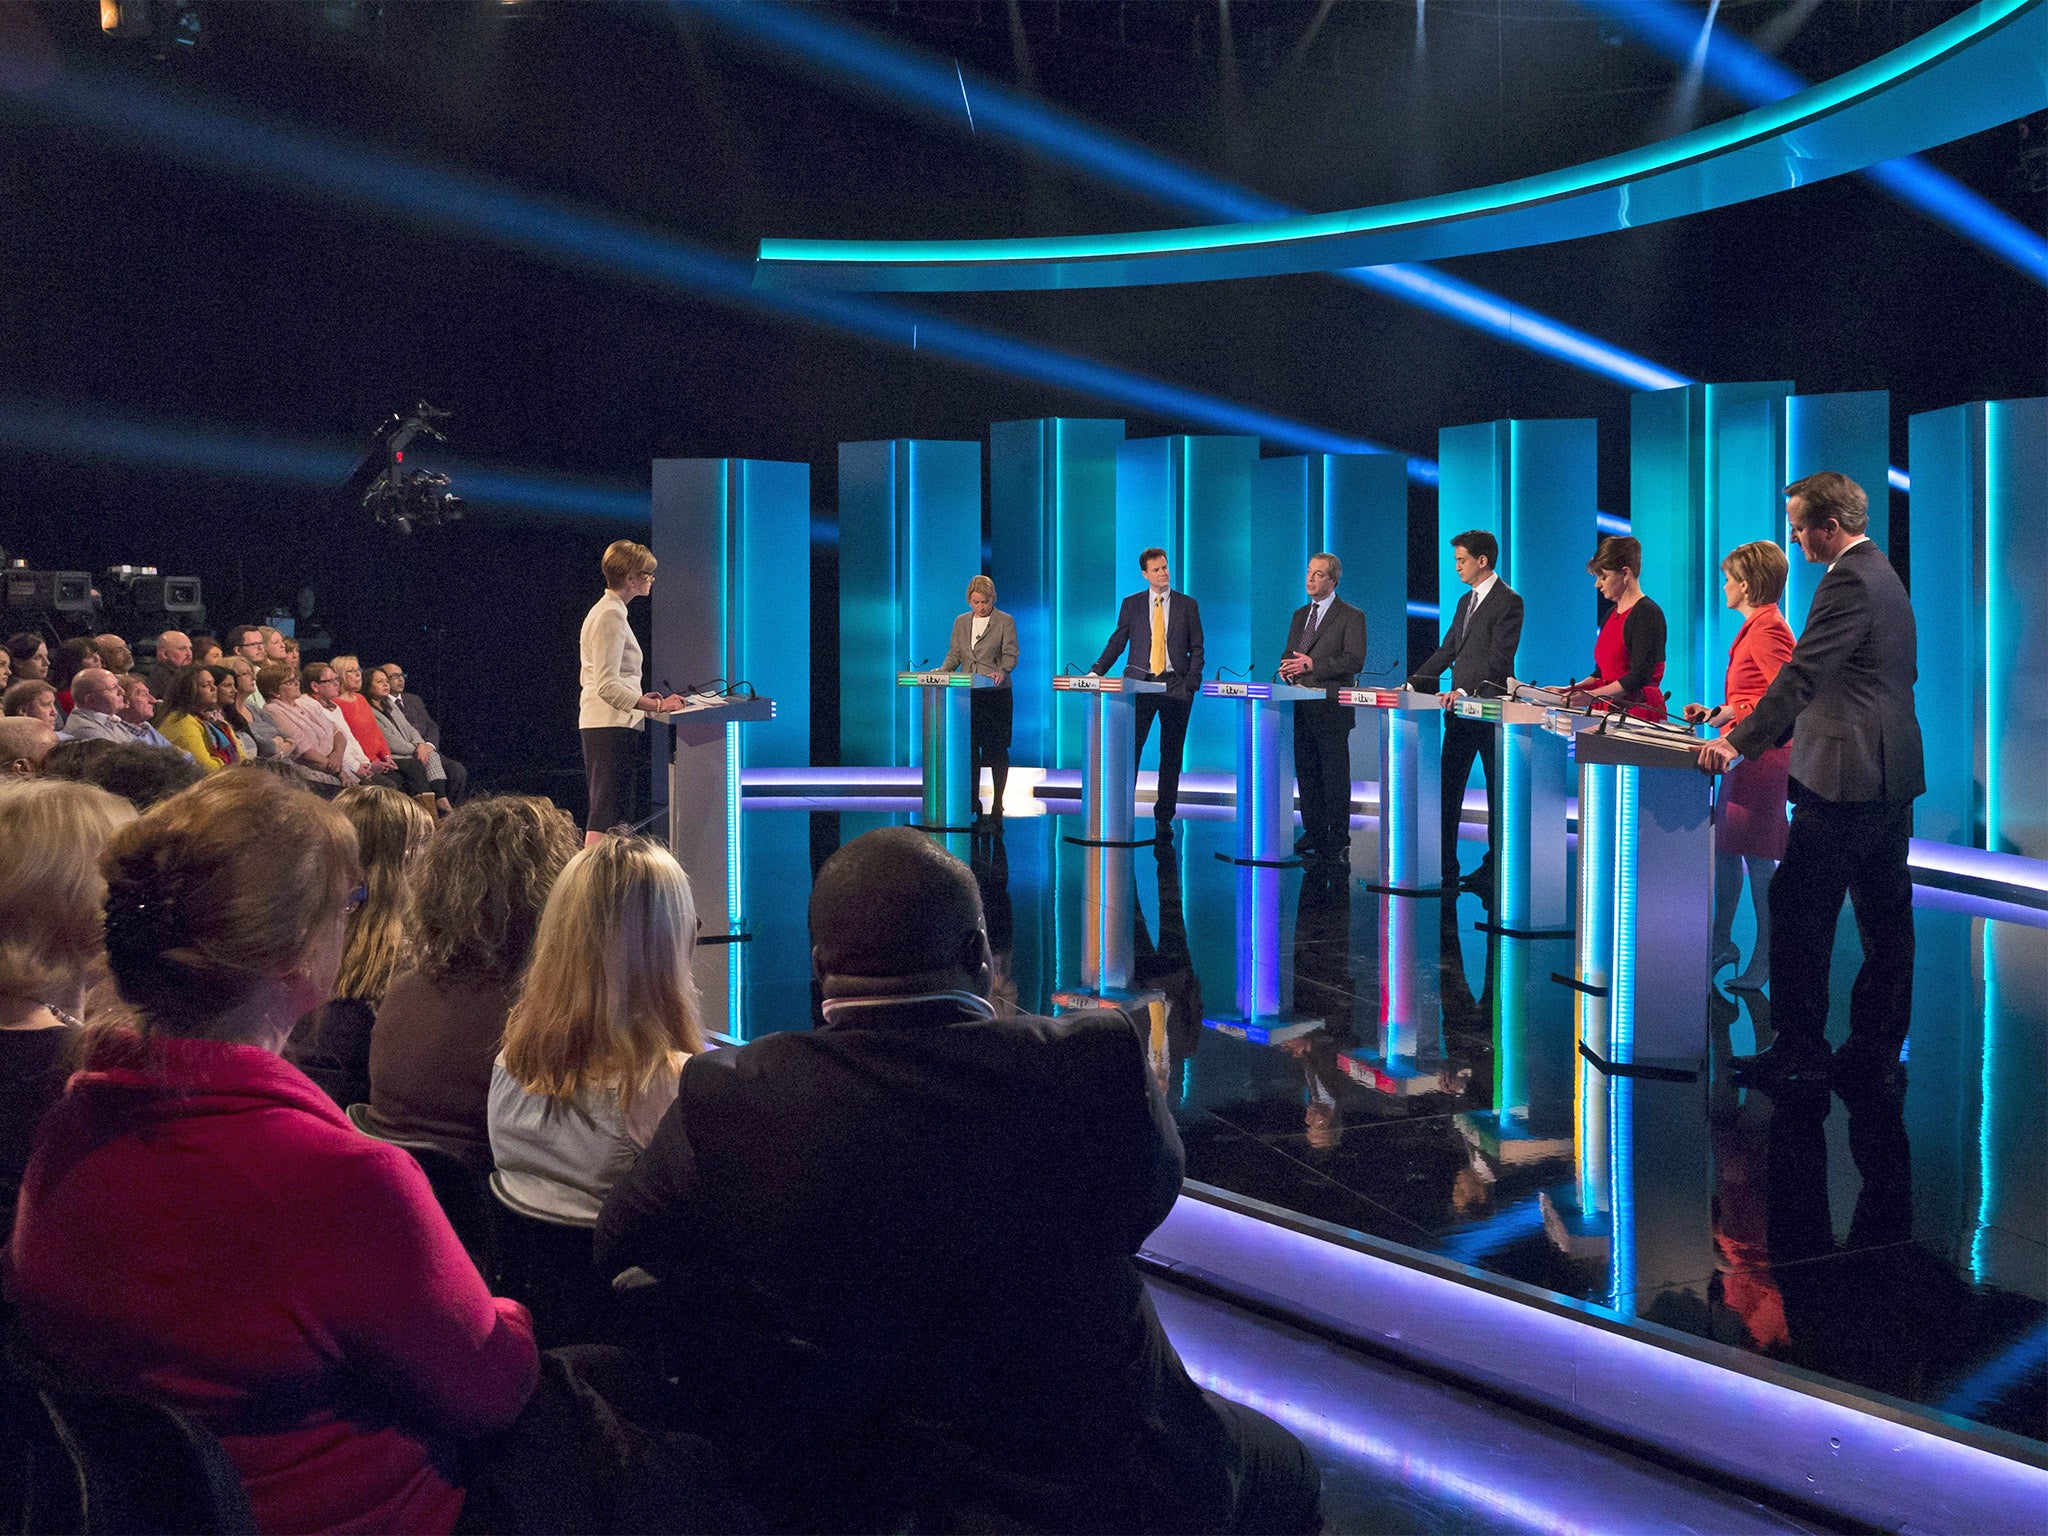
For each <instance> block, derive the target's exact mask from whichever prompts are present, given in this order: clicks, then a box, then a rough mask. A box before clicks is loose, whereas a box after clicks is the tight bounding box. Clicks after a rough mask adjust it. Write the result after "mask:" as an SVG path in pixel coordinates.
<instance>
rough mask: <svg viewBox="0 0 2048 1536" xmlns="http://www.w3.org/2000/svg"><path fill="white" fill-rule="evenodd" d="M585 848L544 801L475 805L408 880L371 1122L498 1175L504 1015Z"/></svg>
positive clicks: (438, 836)
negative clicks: (546, 913) (544, 919)
mask: <svg viewBox="0 0 2048 1536" xmlns="http://www.w3.org/2000/svg"><path fill="white" fill-rule="evenodd" d="M582 844H583V838H582V834H581V833H579V832H578V831H577V830H576V823H575V821H574V820H573V819H572V818H571V817H570V816H569V814H568V812H566V811H564V810H562V809H561V808H560V807H558V806H557V805H555V804H554V803H553V802H552V801H549V800H543V799H541V798H539V797H538V796H534V795H497V796H493V797H491V798H489V799H485V800H473V801H471V802H469V803H468V804H466V805H463V806H461V807H460V808H458V809H457V810H456V812H455V814H454V815H452V816H450V817H449V818H448V819H447V820H446V821H444V822H442V823H441V825H440V828H439V829H438V830H437V831H436V832H435V833H434V836H433V838H432V840H431V841H429V842H428V844H427V847H426V851H425V852H423V853H422V854H421V855H420V857H419V859H418V861H417V862H416V863H415V864H414V865H413V868H412V872H411V874H410V875H409V876H408V878H407V881H406V886H407V892H406V914H405V951H404V955H403V956H402V958H401V959H400V962H399V966H400V968H399V971H398V974H397V975H396V976H394V977H392V979H391V986H390V989H389V990H388V991H386V992H385V994H384V1002H383V1006H381V1007H380V1008H378V1010H377V1027H376V1029H375V1030H374V1031H373V1032H372V1033H371V1035H370V1120H371V1122H372V1124H373V1125H374V1126H375V1127H376V1129H377V1131H378V1134H380V1135H385V1136H391V1137H395V1138H397V1139H399V1140H404V1141H411V1140H419V1141H430V1142H433V1143H434V1144H435V1145H437V1146H440V1147H442V1148H444V1149H446V1150H447V1151H449V1152H452V1153H453V1154H455V1155H456V1156H457V1157H460V1158H462V1159H463V1160H464V1161H465V1162H468V1163H470V1164H472V1165H474V1166H479V1167H489V1166H490V1161H491V1134H490V1125H489V1121H488V1117H487V1114H486V1106H487V1104H488V1102H489V1099H490V1092H491V1068H492V1063H493V1062H494V1061H495V1060H496V1059H497V1055H498V1049H499V1047H500V1046H501V1045H502V1044H503V1042H504V1037H505V1016H506V1014H507V1013H508V1012H510V1011H511V1007H512V1002H513V999H514V998H515V997H516V996H517V995H518V988H519V977H520V974H521V972H523V971H524V970H525V968H526V959H527V955H528V953H529V952H530V951H531V950H532V948H533V938H534V934H535V932H536V931H537V930H538V929H539V927H540V915H541V911H542V909H543V908H545V907H546V905H547V900H548V892H549V891H550V890H552V889H553V887H554V884H555V879H556V877H557V876H558V875H560V874H561V872H562V866H563V865H565V864H567V863H568V862H569V860H570V859H571V858H573V857H574V856H575V854H576V850H577V849H578V848H580V847H581V846H582Z"/></svg>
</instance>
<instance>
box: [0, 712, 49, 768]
mask: <svg viewBox="0 0 2048 1536" xmlns="http://www.w3.org/2000/svg"><path fill="white" fill-rule="evenodd" d="M55 745H57V733H56V731H54V730H52V729H51V728H50V725H49V723H48V722H47V721H43V720H38V719H35V718H34V717H33V716H31V715H8V716H7V717H5V718H4V719H0V779H4V778H18V779H27V778H33V777H34V776H35V775H36V774H37V773H39V772H41V771H42V766H43V759H44V758H46V757H48V756H49V755H50V748H52V747H54V746H55Z"/></svg>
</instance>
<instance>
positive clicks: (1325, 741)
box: [1294, 699, 1355, 854]
mask: <svg viewBox="0 0 2048 1536" xmlns="http://www.w3.org/2000/svg"><path fill="white" fill-rule="evenodd" d="M1354 719H1355V716H1354V714H1353V712H1352V710H1351V709H1350V707H1349V706H1347V705H1343V704H1332V703H1331V702H1330V701H1329V700H1327V699H1304V700H1303V701H1302V702H1301V703H1299V704H1297V705H1295V706H1294V787H1295V789H1296V790H1297V791H1298V792H1299V793H1300V795H1301V831H1302V835H1303V836H1304V837H1306V838H1307V839H1308V843H1309V846H1310V847H1311V848H1313V849H1315V851H1316V852H1317V853H1322V854H1337V853H1341V852H1343V851H1344V850H1345V849H1347V848H1348V847H1350V845H1351V726H1352V723H1353V720H1354Z"/></svg>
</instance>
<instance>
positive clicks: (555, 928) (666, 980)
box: [505, 837, 704, 1114]
mask: <svg viewBox="0 0 2048 1536" xmlns="http://www.w3.org/2000/svg"><path fill="white" fill-rule="evenodd" d="M696 942H697V906H696V901H695V899H694V898H693V897H692V896H691V894H690V879H689V876H687V875H685V874H684V873H683V867H682V865H680V864H678V863H677V862H676V861H675V856H674V855H673V854H671V853H670V852H669V851H668V850H667V849H666V848H663V847H661V846H660V845H659V844H657V843H651V842H649V841H647V840H646V839H645V838H635V837H608V838H606V839H604V840H603V841H602V842H600V843H595V844H593V845H592V846H590V847H588V848H585V849H583V850H582V851H581V852H580V853H578V854H577V855H576V856H575V857H574V858H573V859H571V860H570V861H569V863H568V865H567V867H565V868H564V869H563V871H562V873H561V876H560V877H559V878H558V879H557V880H556V881H555V888H554V890H553V891H552V892H550V893H549V895H548V904H547V907H546V910H545V911H543V912H542V914H541V920H540V932H539V934H538V935H537V936H536V938H535V939H534V944H533V960H532V962H531V963H530V964H529V965H528V966H527V970H526V985H525V986H524V987H523V988H522V989H521V991H520V994H519V1000H518V1001H517V1002H516V1003H514V1004H513V1005H512V1011H511V1014H510V1015H509V1016H508V1017H507V1018H506V1020H505V1070H506V1071H507V1072H508V1073H509V1074H511V1076H512V1077H513V1079H514V1080H515V1081H517V1082H518V1084H519V1085H520V1087H522V1088H524V1089H525V1090H526V1091H527V1092H528V1093H530V1094H533V1095H534V1096H535V1097H537V1098H544V1099H552V1100H554V1101H556V1102H557V1103H560V1104H564V1105H567V1104H570V1103H573V1102H574V1101H575V1100H576V1099H577V1097H578V1096H579V1095H581V1094H582V1093H584V1092H586V1091H594V1092H599V1093H608V1094H612V1095H615V1096H616V1098H617V1102H618V1105H619V1110H620V1113H622V1114H630V1113H631V1112H632V1108H633V1102H634V1100H635V1099H636V1098H638V1096H639V1095H640V1094H641V1093H643V1092H645V1091H646V1090H647V1089H648V1088H649V1087H650V1086H651V1085H652V1084H653V1082H654V1080H655V1078H656V1077H657V1076H659V1075H660V1074H661V1073H662V1072H663V1071H664V1070H666V1071H674V1070H676V1069H677V1067H678V1066H679V1058H680V1056H681V1055H688V1054H695V1053H696V1052H698V1051H701V1050H703V1049H704V1029H703V1024H702V1021H701V1008H700V1006H699V1004H698V1001H697V986H696V983H695V981H693V980H692V979H691V976H690V956H691V951H692V949H693V948H694V946H695V945H696Z"/></svg>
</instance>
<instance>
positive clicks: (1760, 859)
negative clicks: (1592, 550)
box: [1685, 539, 1794, 991]
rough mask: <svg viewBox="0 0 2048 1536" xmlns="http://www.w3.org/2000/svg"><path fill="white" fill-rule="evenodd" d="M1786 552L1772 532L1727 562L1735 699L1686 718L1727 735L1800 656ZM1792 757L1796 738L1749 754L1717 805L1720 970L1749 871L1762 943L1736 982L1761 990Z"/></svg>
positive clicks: (1729, 688)
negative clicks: (1738, 621) (1789, 610)
mask: <svg viewBox="0 0 2048 1536" xmlns="http://www.w3.org/2000/svg"><path fill="white" fill-rule="evenodd" d="M1787 565H1788V563H1787V561H1786V559H1785V551H1784V550H1782V549H1780V548H1778V546H1777V545H1775V544H1773V543H1771V542H1770V541H1769V540H1767V539H1760V540H1758V541H1757V542H1756V543H1754V544H1744V545H1743V546H1741V547H1740V548H1739V549H1736V550H1735V551H1733V552H1732V553H1731V554H1730V555H1729V556H1728V558H1727V559H1726V560H1723V561H1722V562H1721V575H1722V578H1723V580H1722V582H1721V595H1722V596H1723V597H1724V598H1726V599H1727V602H1728V606H1729V607H1730V608H1733V609H1734V610H1735V611H1736V612H1737V613H1739V614H1741V615H1742V628H1740V629H1738V630H1737V631H1736V632H1735V643H1734V644H1733V645H1732V646H1730V647H1729V648H1728V681H1727V685H1726V690H1725V691H1726V693H1727V698H1728V702H1727V703H1725V704H1723V705H1722V706H1721V707H1720V708H1719V709H1713V710H1710V709H1708V708H1707V706H1706V705H1704V704H1688V705H1686V706H1685V718H1686V719H1688V720H1690V721H1693V722H1694V723H1696V724H1698V723H1704V724H1707V725H1717V726H1719V727H1720V728H1721V734H1722V735H1723V736H1726V735H1727V734H1728V732H1729V731H1731V730H1732V729H1734V727H1735V725H1736V723H1737V722H1738V721H1740V720H1742V719H1743V718H1744V717H1745V716H1747V715H1748V714H1749V712H1750V711H1751V710H1753V709H1755V708H1756V705H1757V700H1759V699H1761V698H1762V697H1763V696H1764V690H1765V689H1767V688H1769V687H1770V686H1771V679H1772V678H1774V677H1776V676H1777V675H1778V669H1779V668H1780V667H1782V666H1784V665H1785V663H1786V662H1787V661H1790V660H1791V659H1792V646H1793V643H1794V642H1793V639H1792V626H1791V625H1789V624H1787V623H1786V622H1785V616H1784V615H1783V614H1781V613H1779V612H1778V599H1779V598H1780V597H1782V596H1784V594H1785V574H1786V570H1787ZM1791 761H1792V746H1791V743H1790V742H1781V743H1779V744H1778V745H1777V746H1775V747H1773V748H1771V749H1770V751H1768V752H1766V753H1764V754H1763V755H1762V756H1760V757H1746V758H1744V759H1743V760H1742V761H1741V762H1739V763H1737V764H1736V765H1735V766H1734V767H1733V768H1731V769H1729V770H1728V774H1727V776H1726V777H1725V778H1723V779H1722V781H1721V796H1720V799H1719V800H1718V801H1717V802H1716V803H1715V806H1714V969H1715V970H1717V971H1718V970H1720V969H1721V967H1722V966H1724V965H1733V964H1734V963H1735V961H1736V959H1737V958H1738V957H1737V954H1736V949H1735V940H1734V931H1735V903H1736V902H1737V901H1738V900H1740V899H1741V896H1742V875H1743V870H1744V867H1745V866H1747V868H1748V871H1749V904H1750V908H1751V910H1752V911H1754V912H1755V913H1756V947H1755V949H1754V950H1753V951H1752V952H1751V954H1750V957H1749V964H1748V965H1746V966H1744V967H1743V970H1742V974H1741V975H1739V976H1737V977H1736V978H1735V979H1734V980H1733V981H1731V982H1730V983H1729V984H1728V985H1729V986H1731V987H1739V988H1744V989H1747V990H1750V991H1761V990H1762V989H1763V985H1764V983H1765V982H1766V981H1767V980H1769V979H1770V974H1771V900H1770V888H1771V875H1772V873H1773V872H1774V871H1775V870H1776V869H1777V867H1778V860H1779V859H1782V858H1783V857H1784V856H1785V829H1786V823H1785V795H1786V789H1787V778H1788V773H1787V770H1788V768H1789V766H1790V764H1791Z"/></svg>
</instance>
